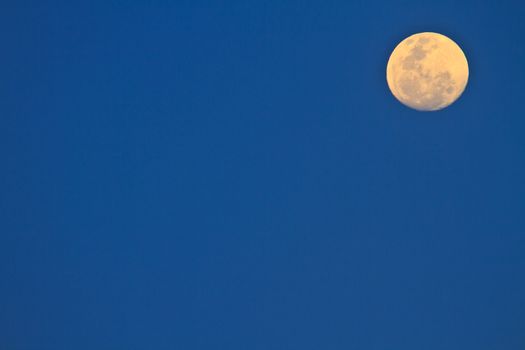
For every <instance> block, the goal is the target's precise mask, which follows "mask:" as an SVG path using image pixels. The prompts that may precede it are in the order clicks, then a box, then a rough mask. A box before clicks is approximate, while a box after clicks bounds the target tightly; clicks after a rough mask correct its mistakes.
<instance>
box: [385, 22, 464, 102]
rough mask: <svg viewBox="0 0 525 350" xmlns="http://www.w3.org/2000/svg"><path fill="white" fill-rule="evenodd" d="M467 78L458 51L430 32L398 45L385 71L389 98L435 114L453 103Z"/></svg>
mask: <svg viewBox="0 0 525 350" xmlns="http://www.w3.org/2000/svg"><path fill="white" fill-rule="evenodd" d="M468 74H469V69H468V63H467V58H466V57H465V54H464V53H463V51H462V50H461V48H460V47H459V46H458V45H457V44H456V43H455V42H454V41H452V40H451V39H449V38H448V37H446V36H444V35H441V34H438V33H431V32H425V33H418V34H414V35H411V36H409V37H408V38H406V39H405V40H403V41H402V42H401V43H399V45H397V47H396V48H395V49H394V51H393V52H392V54H391V55H390V59H389V60H388V65H387V68H386V79H387V82H388V87H389V88H390V91H392V94H393V95H394V96H395V97H396V98H397V99H398V100H399V101H400V102H401V103H403V104H405V105H407V106H408V107H411V108H414V109H417V110H419V111H436V110H439V109H442V108H445V107H447V106H449V105H451V104H452V103H454V101H456V100H457V99H458V98H459V97H460V96H461V94H462V93H463V91H464V90H465V87H466V86H467V82H468Z"/></svg>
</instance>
